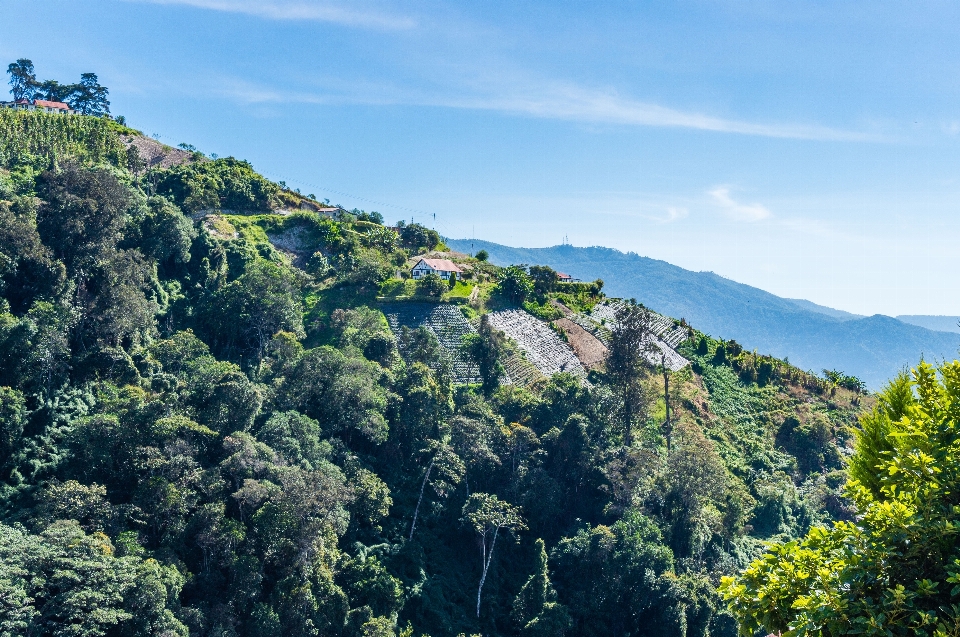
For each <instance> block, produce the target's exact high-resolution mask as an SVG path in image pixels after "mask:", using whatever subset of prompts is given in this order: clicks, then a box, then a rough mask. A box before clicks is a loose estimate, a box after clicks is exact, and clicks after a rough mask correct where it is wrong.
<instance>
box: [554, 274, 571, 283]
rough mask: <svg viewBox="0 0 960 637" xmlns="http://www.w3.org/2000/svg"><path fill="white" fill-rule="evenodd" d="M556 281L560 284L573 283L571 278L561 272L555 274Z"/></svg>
mask: <svg viewBox="0 0 960 637" xmlns="http://www.w3.org/2000/svg"><path fill="white" fill-rule="evenodd" d="M557 280H558V281H560V283H570V282H571V281H573V277H572V276H570V275H569V274H565V273H563V272H557Z"/></svg>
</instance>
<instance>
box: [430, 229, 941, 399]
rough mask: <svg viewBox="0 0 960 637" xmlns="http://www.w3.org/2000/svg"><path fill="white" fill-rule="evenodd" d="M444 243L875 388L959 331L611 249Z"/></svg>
mask: <svg viewBox="0 0 960 637" xmlns="http://www.w3.org/2000/svg"><path fill="white" fill-rule="evenodd" d="M448 241H449V244H450V246H451V247H452V248H454V249H457V250H464V249H469V246H470V245H474V246H475V249H477V250H480V249H483V250H486V251H487V252H488V253H489V254H490V260H491V261H493V262H494V263H497V264H501V265H506V264H511V263H545V264H547V265H550V266H552V267H554V268H557V269H558V270H562V271H564V272H567V273H568V274H571V275H573V276H575V277H579V278H582V279H596V278H600V279H603V280H604V281H605V282H606V285H607V288H606V289H607V290H608V291H609V293H610V294H613V295H616V296H622V297H634V298H636V299H637V300H639V301H641V302H643V303H646V304H648V305H650V306H651V307H653V308H654V309H656V310H657V311H660V312H664V313H666V314H669V315H671V316H675V317H678V318H681V317H682V318H686V319H687V320H688V321H690V322H691V323H693V324H694V325H696V326H697V327H698V328H699V329H701V330H703V331H705V332H707V333H710V334H712V335H714V336H716V337H718V338H733V339H736V340H738V341H740V342H741V343H743V344H744V345H745V346H746V347H749V348H750V349H754V348H756V349H758V350H760V351H762V352H768V353H770V354H774V355H776V356H780V357H786V358H789V360H790V362H791V363H793V364H794V365H796V366H798V367H800V368H801V369H812V370H818V371H819V370H821V369H824V368H827V369H842V370H844V371H845V372H846V373H848V374H852V375H854V376H857V377H859V378H862V379H863V380H864V381H865V382H866V383H867V386H868V387H870V388H871V389H873V390H879V389H880V388H881V387H883V385H884V384H885V383H886V382H887V381H889V380H890V379H891V378H893V377H894V376H896V374H897V373H898V372H900V371H902V370H903V369H904V368H906V367H910V366H913V365H916V364H917V363H918V362H919V361H920V358H921V356H923V357H925V358H926V360H944V359H946V360H952V359H953V358H954V357H956V355H957V350H958V347H960V336H958V335H957V334H955V333H947V332H946V331H943V332H941V331H935V330H938V329H944V328H942V327H940V325H942V321H941V323H940V324H938V323H936V322H931V321H929V320H927V321H923V320H916V319H910V318H904V319H903V320H897V319H894V318H891V317H888V316H882V315H879V314H878V315H875V316H869V317H862V316H856V315H851V314H848V313H846V312H839V311H837V310H832V309H831V308H823V307H822V306H817V305H815V304H813V303H810V302H809V301H800V302H798V301H797V300H795V299H785V298H781V297H778V296H775V295H773V294H770V293H769V292H765V291H763V290H760V289H757V288H754V287H751V286H749V285H744V284H742V283H737V282H735V281H731V280H730V279H726V278H724V277H722V276H719V275H717V274H714V273H713V272H692V271H690V270H684V269H683V268H680V267H677V266H675V265H672V264H669V263H666V262H665V261H659V260H656V259H651V258H648V257H643V256H639V255H637V254H632V253H631V254H625V253H623V252H619V251H617V250H612V249H610V248H600V247H591V248H578V247H573V246H569V245H566V246H554V247H551V248H511V247H508V246H502V245H498V244H495V243H489V242H486V241H476V240H470V239H460V240H448ZM944 318H946V317H944ZM953 323H956V320H954V321H953ZM947 331H954V330H947Z"/></svg>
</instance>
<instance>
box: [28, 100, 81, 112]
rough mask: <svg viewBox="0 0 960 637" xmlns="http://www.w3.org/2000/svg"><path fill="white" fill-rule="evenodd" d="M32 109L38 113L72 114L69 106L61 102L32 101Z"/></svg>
mask: <svg viewBox="0 0 960 637" xmlns="http://www.w3.org/2000/svg"><path fill="white" fill-rule="evenodd" d="M33 107H34V108H35V109H37V110H38V111H44V112H45V113H63V114H67V113H72V112H73V109H72V108H70V105H69V104H64V103H63V102H52V101H50V100H33Z"/></svg>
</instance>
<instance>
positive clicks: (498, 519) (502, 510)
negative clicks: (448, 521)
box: [463, 493, 527, 617]
mask: <svg viewBox="0 0 960 637" xmlns="http://www.w3.org/2000/svg"><path fill="white" fill-rule="evenodd" d="M463 519H464V520H465V521H466V522H468V523H469V524H470V526H472V527H473V530H474V531H476V532H477V535H478V536H480V550H481V551H482V552H483V569H482V571H481V574H480V585H479V586H478V587H477V617H480V595H481V594H482V593H483V584H484V582H486V581H487V573H488V572H489V570H490V563H491V562H493V551H494V549H496V547H497V536H498V535H499V534H500V529H508V530H522V529H525V528H527V527H526V525H525V524H524V522H523V518H521V517H520V508H519V507H515V506H513V505H512V504H510V503H509V502H504V501H502V500H501V499H500V498H498V497H497V496H495V495H490V494H489V493H474V494H473V495H471V496H470V498H469V499H468V500H467V503H466V504H464V505H463Z"/></svg>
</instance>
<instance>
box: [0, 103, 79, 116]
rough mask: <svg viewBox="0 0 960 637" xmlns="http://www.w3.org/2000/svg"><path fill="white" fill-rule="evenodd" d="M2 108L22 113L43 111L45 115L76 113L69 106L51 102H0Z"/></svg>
mask: <svg viewBox="0 0 960 637" xmlns="http://www.w3.org/2000/svg"><path fill="white" fill-rule="evenodd" d="M0 108H14V109H18V110H21V111H43V112H44V113H61V114H64V115H72V114H73V113H75V112H76V111H74V110H73V109H72V108H70V105H69V104H64V103H63V102H53V101H50V100H33V101H32V102H31V101H30V100H17V101H16V102H0Z"/></svg>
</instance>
